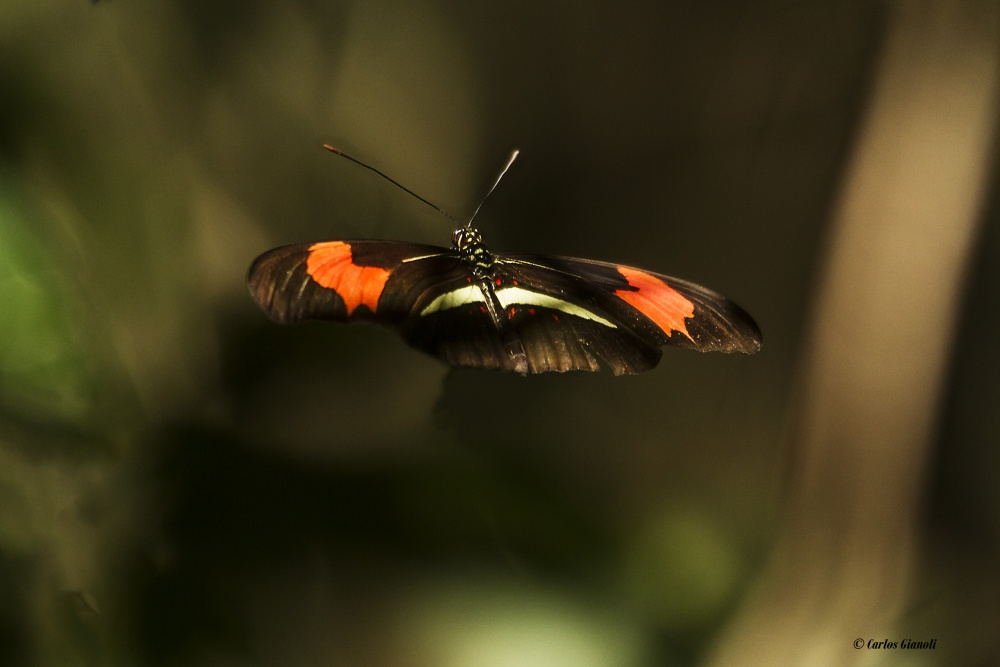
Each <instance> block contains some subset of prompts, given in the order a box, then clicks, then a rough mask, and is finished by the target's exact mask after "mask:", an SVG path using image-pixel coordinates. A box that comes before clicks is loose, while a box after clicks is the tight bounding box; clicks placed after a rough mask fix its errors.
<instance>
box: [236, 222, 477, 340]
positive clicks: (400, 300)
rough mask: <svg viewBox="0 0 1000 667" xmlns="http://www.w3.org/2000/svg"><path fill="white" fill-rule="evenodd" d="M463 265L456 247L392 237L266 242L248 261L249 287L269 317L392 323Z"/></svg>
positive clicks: (459, 272) (285, 320) (457, 275)
mask: <svg viewBox="0 0 1000 667" xmlns="http://www.w3.org/2000/svg"><path fill="white" fill-rule="evenodd" d="M465 274H466V271H465V269H464V268H463V267H462V264H461V261H460V260H459V259H458V257H457V256H456V255H455V254H454V251H452V250H449V249H447V248H439V247H437V246H430V245H422V244H416V243H398V242H393V241H357V240H353V241H351V240H349V241H326V242H323V243H312V244H308V243H303V244H298V245H287V246H282V247H280V248H275V249H274V250H270V251H268V252H266V253H264V254H263V255H261V256H260V257H258V258H257V259H256V260H254V262H253V264H252V265H251V266H250V271H249V273H248V275H247V283H248V284H249V286H250V293H251V294H252V295H253V297H254V299H256V300H257V303H259V304H260V306H261V308H263V309H264V311H265V312H266V313H267V314H268V315H269V316H270V317H271V319H273V320H274V321H275V322H279V323H281V324H290V323H293V322H300V321H302V320H335V321H340V322H350V321H356V320H369V321H374V322H378V323H381V324H386V325H390V326H396V325H398V324H399V323H400V322H401V321H403V320H404V319H405V318H406V317H407V316H408V315H409V313H410V310H411V308H412V306H413V305H414V304H416V303H418V302H419V301H420V299H421V298H423V296H424V293H425V292H427V291H428V290H433V289H434V288H435V286H436V285H438V284H439V283H444V284H445V285H447V284H448V283H450V282H453V281H456V280H460V279H462V277H463V276H465Z"/></svg>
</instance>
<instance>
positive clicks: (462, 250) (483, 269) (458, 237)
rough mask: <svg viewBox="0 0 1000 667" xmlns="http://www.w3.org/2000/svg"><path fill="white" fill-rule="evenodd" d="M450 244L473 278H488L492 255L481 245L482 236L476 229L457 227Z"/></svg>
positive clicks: (490, 271) (491, 265)
mask: <svg viewBox="0 0 1000 667" xmlns="http://www.w3.org/2000/svg"><path fill="white" fill-rule="evenodd" d="M451 242H452V246H453V247H454V248H455V250H456V251H457V252H458V254H459V256H460V257H461V259H462V262H464V263H465V265H466V266H468V267H469V270H471V271H472V275H473V276H475V277H476V278H478V279H480V280H483V279H486V278H489V276H490V274H491V273H492V271H493V255H492V253H490V251H489V249H488V248H487V247H486V244H485V243H483V235H482V234H480V233H479V230H478V229H475V228H474V227H459V228H458V229H456V230H455V232H454V234H452V236H451Z"/></svg>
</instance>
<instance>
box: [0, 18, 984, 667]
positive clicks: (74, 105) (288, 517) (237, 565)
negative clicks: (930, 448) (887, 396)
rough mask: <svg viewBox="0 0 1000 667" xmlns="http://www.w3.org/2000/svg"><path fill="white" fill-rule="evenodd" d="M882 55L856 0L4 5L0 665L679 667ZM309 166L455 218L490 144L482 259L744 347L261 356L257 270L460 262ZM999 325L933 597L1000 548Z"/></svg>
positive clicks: (753, 490)
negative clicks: (647, 359) (694, 305)
mask: <svg viewBox="0 0 1000 667" xmlns="http://www.w3.org/2000/svg"><path fill="white" fill-rule="evenodd" d="M882 25H883V23H882V20H881V15H880V13H879V9H878V5H877V3H871V4H869V3H860V2H854V3H835V2H814V3H784V2H764V1H760V2H730V3H694V2H659V1H656V0H636V1H629V2H626V3H624V4H623V3H621V2H603V1H591V2H586V3H578V4H573V5H567V4H552V3H513V4H511V3H469V2H459V1H457V0H454V1H453V0H439V1H437V2H416V3H402V2H393V1H391V0H373V1H366V2H347V1H321V0H296V1H293V2H287V3H265V2H258V1H256V0H250V1H244V2H214V3H203V2H196V1H194V0H173V1H167V0H143V1H142V2H128V1H127V0H104V1H101V2H89V1H87V0H6V1H5V2H4V3H3V4H2V5H0V310H2V313H0V665H5V666H6V665H15V666H18V665H41V666H45V667H48V666H61V665H88V666H89V665H115V666H117V665H204V666H206V667H207V666H215V665H368V666H387V667H388V666H407V667H409V666H416V667H419V666H423V665H427V666H451V665H454V666H456V667H459V666H461V667H477V666H484V667H485V666H499V665H574V666H576V667H581V666H593V667H604V666H611V665H615V666H618V665H626V666H627V665H633V666H669V665H687V664H692V663H694V662H696V661H697V660H698V659H699V657H700V656H702V655H703V653H704V651H705V649H706V647H707V646H708V645H709V644H710V642H711V641H712V638H713V637H714V636H715V634H716V633H717V632H718V631H719V629H720V628H721V627H722V626H723V625H724V623H725V622H726V621H727V619H728V618H730V617H731V615H732V614H733V613H735V610H736V609H737V606H738V604H739V602H740V600H741V599H742V598H743V596H744V595H745V594H746V593H747V591H748V589H749V587H750V586H751V585H752V582H753V580H754V576H755V574H756V573H757V572H758V570H759V568H760V566H761V563H762V562H763V561H764V559H765V557H766V554H767V553H768V551H769V549H770V546H771V543H772V540H773V536H774V534H775V531H776V527H777V525H778V522H779V521H780V519H781V512H780V502H781V494H782V491H783V484H784V479H785V478H784V475H785V473H786V471H787V468H788V466H789V465H790V463H789V462H790V460H791V459H792V457H793V456H794V453H793V452H791V451H790V449H789V443H788V441H787V440H786V439H785V438H784V435H785V432H784V419H785V416H786V411H787V409H788V405H789V403H790V402H791V401H793V400H794V383H793V381H792V380H793V371H794V369H795V361H796V358H797V355H798V353H799V351H800V346H801V337H802V331H803V322H804V320H805V318H806V316H807V315H808V312H809V310H808V309H809V302H808V298H809V294H810V291H809V290H810V285H811V279H812V278H813V277H814V273H815V271H816V263H817V261H818V258H819V257H820V256H821V253H822V251H823V245H822V240H823V229H824V223H825V222H826V220H827V217H828V214H829V206H830V202H831V198H832V195H833V192H834V191H835V188H836V186H837V183H838V177H839V174H840V173H841V170H842V168H843V163H844V159H845V153H846V150H847V148H848V146H849V145H850V141H851V139H852V136H853V132H854V131H855V130H856V121H857V117H858V114H859V113H860V110H861V108H862V106H863V104H864V101H865V99H866V93H867V86H868V84H869V82H870V77H871V74H872V72H871V66H872V62H873V58H874V56H875V54H876V53H877V51H878V48H879V40H880V38H881V28H882ZM324 142H328V143H331V144H335V145H337V146H339V147H341V148H343V149H345V150H347V151H349V152H351V153H353V154H355V155H357V156H359V157H361V158H362V159H365V160H367V161H369V162H371V163H373V164H376V165H377V166H378V167H379V168H381V169H382V170H384V171H386V172H387V173H389V174H391V175H393V177H394V178H396V179H398V180H400V181H401V182H403V183H405V184H406V185H407V186H408V187H410V188H412V189H413V190H415V191H417V192H419V193H421V195H423V196H425V197H427V198H428V199H430V200H432V201H434V202H435V203H437V204H438V205H440V206H441V207H443V208H444V209H445V210H448V211H450V212H452V213H453V214H455V215H456V216H459V217H461V216H464V215H468V214H469V213H470V212H471V211H472V210H473V209H474V208H475V206H476V204H477V203H478V199H479V197H481V196H482V193H483V191H484V189H485V187H486V186H487V185H488V184H489V182H490V181H491V179H492V178H493V177H494V175H495V173H496V169H497V168H498V166H499V165H500V164H501V163H502V160H503V159H504V158H505V157H506V156H507V154H508V152H509V150H510V149H511V148H513V147H515V146H516V147H518V148H520V149H521V151H522V154H521V158H520V159H519V160H518V162H517V163H516V164H515V166H514V167H513V168H512V170H511V172H510V173H509V174H508V175H507V177H506V178H505V179H504V181H503V183H502V184H501V185H500V187H499V188H498V189H497V191H496V192H495V193H494V195H493V196H492V197H491V198H490V200H489V202H488V203H487V205H486V207H484V209H483V211H482V213H481V214H480V217H479V218H477V220H478V221H479V225H480V227H481V229H483V231H484V233H485V235H486V237H487V240H488V241H489V242H490V243H491V247H493V248H495V249H497V250H499V251H511V252H547V253H557V254H565V255H576V256H583V257H599V258H603V259H607V260H617V261H622V262H629V263H630V264H634V265H638V266H645V267H649V268H650V269H652V270H656V271H660V272H664V273H669V274H674V275H678V276H683V277H685V278H688V279H691V280H695V281H697V282H700V283H703V284H706V285H709V286H711V287H713V288H715V289H718V290H719V291H722V292H723V293H725V294H727V295H729V296H730V297H732V298H733V299H734V300H736V301H737V302H739V303H740V304H741V305H743V306H744V307H745V308H746V309H747V310H749V311H750V312H751V313H753V314H754V316H755V317H756V318H757V320H758V321H759V323H760V324H761V327H762V329H763V331H764V351H763V352H762V353H761V354H760V355H758V356H756V357H752V358H749V357H748V358H744V357H739V358H737V357H726V356H724V355H697V354H695V353H691V352H685V351H674V350H668V351H666V353H665V355H664V359H663V362H662V363H661V365H660V367H659V368H657V369H656V370H654V371H652V372H650V373H646V374H644V375H641V376H637V377H629V378H613V377H608V376H603V375H593V376H591V375H584V374H575V375H567V376H544V377H531V378H521V377H513V376H508V375H502V374H495V373H485V372H472V371H455V372H452V371H449V370H448V369H446V368H444V367H443V366H441V365H440V364H439V363H438V362H436V361H435V360H433V359H430V358H427V357H424V356H422V355H421V354H419V353H417V352H414V351H413V350H410V349H409V348H407V347H406V346H405V345H403V344H402V343H401V342H400V341H399V340H398V339H397V338H396V337H395V336H394V335H393V334H392V333H391V332H386V331H382V330H378V329H374V328H370V327H366V326H361V325H359V326H351V327H340V326H333V325H322V324H308V325H302V326H296V327H288V328H284V327H279V326H277V325H274V324H272V323H271V322H269V321H268V320H267V318H266V317H265V316H264V315H263V314H262V313H261V312H260V311H259V310H258V309H257V307H256V305H255V304H254V303H253V301H252V299H251V298H250V296H249V295H248V293H247V289H246V285H245V274H246V270H247V267H248V266H249V264H250V262H251V261H252V260H253V258H254V257H255V256H256V255H257V254H259V253H261V252H263V251H265V250H267V249H268V248H270V247H273V246H275V245H279V244H283V243H292V242H300V241H310V240H327V239H334V238H352V237H353V238H366V237H371V238H393V239H405V240H414V241H422V242H428V243H436V244H443V245H446V244H447V242H448V239H449V234H450V231H451V229H450V226H449V221H447V220H445V219H443V218H442V217H441V216H440V215H438V214H436V213H435V212H434V211H432V210H430V209H429V208H427V207H424V206H423V205H421V204H420V203H419V202H416V201H415V200H413V199H412V198H408V197H407V196H406V195H405V194H403V193H401V192H399V191H397V190H395V189H394V188H392V187H391V186H389V185H388V184H387V183H385V182H383V181H380V180H378V179H377V178H375V177H373V175H372V174H370V173H369V172H366V171H364V170H362V169H358V168H357V167H355V166H354V165H352V164H350V163H348V162H347V161H345V160H340V159H338V158H335V157H333V156H331V155H330V154H328V153H326V152H325V151H323V150H322V148H321V146H322V144H323V143H324ZM982 247H983V248H984V250H983V257H982V258H981V260H982V261H981V266H980V267H979V268H978V270H977V273H976V274H975V277H974V279H973V286H974V287H975V289H978V290H979V291H978V292H976V294H979V295H980V296H981V297H982V298H983V299H986V300H988V299H992V302H989V301H984V303H992V304H993V305H995V304H996V299H997V292H996V289H995V285H996V284H998V283H997V282H996V281H995V280H993V281H990V279H989V276H990V275H992V274H991V273H990V272H995V267H996V264H995V262H993V261H992V260H993V258H995V256H996V254H995V251H996V249H997V239H996V233H995V230H993V229H991V230H990V231H989V233H988V234H987V238H984V240H983V246H982ZM990 252H993V253H994V254H993V255H992V256H990V255H989V253H990ZM987 310H989V312H991V313H992V314H991V315H990V317H991V318H993V319H991V320H989V321H986V322H983V321H981V320H976V319H975V318H973V317H972V316H971V315H970V322H969V323H968V324H967V326H966V329H964V330H963V331H964V333H963V341H965V340H973V341H978V342H979V344H978V345H977V346H976V350H977V352H976V354H977V355H987V356H988V357H989V362H990V363H989V364H987V363H981V364H980V363H975V362H973V361H970V360H965V361H962V360H960V361H958V362H957V363H956V366H955V368H956V371H955V374H956V375H955V379H954V382H955V383H956V389H955V391H954V392H953V393H952V394H951V396H952V401H951V402H950V404H949V405H950V408H949V409H950V412H949V413H948V414H947V415H946V416H945V418H943V419H942V440H943V441H945V442H949V443H951V445H950V447H951V449H947V448H943V449H942V452H944V453H942V454H941V457H942V461H941V464H942V465H941V467H940V468H939V469H938V470H939V471H941V472H940V474H939V475H938V474H936V475H935V476H934V479H932V480H930V481H929V482H928V499H929V500H928V502H929V505H930V506H931V509H930V510H929V517H930V518H929V519H928V522H929V524H928V525H933V526H934V527H935V528H934V530H936V531H939V532H938V533H936V534H938V535H948V536H949V538H948V539H949V540H950V544H951V545H952V546H953V547H954V552H953V553H950V555H949V554H945V556H942V560H940V561H937V560H936V561H934V562H936V563H938V562H939V563H940V565H939V566H936V567H940V568H942V571H943V572H944V573H945V575H946V576H958V575H956V574H955V573H956V572H959V571H960V569H957V566H955V565H954V564H955V563H962V564H963V567H964V565H965V564H967V565H968V566H969V568H971V569H966V570H961V571H964V572H966V573H968V572H972V571H978V570H977V568H978V569H979V570H983V571H988V569H989V568H988V566H986V565H985V563H987V562H989V561H988V559H987V558H986V556H980V555H979V554H997V553H998V551H997V549H998V546H997V537H998V534H1000V530H998V526H997V523H996V521H997V516H998V514H1000V496H998V495H997V492H996V491H995V489H994V490H993V491H992V492H987V491H986V490H985V489H987V488H988V485H989V483H990V480H995V474H993V473H988V472H985V471H986V470H993V471H995V470H996V465H995V464H996V463H997V461H996V456H997V455H996V454H995V453H992V454H986V453H985V452H986V451H987V450H986V448H985V447H983V448H980V446H979V444H980V443H982V442H985V441H988V442H989V443H990V444H991V445H995V444H996V434H997V433H998V431H1000V428H998V424H997V423H996V417H995V416H994V417H985V416H983V415H985V414H986V412H982V411H978V410H973V409H972V408H973V407H974V406H979V407H980V408H982V409H983V410H985V405H984V404H983V401H984V400H985V399H984V398H983V397H984V396H987V397H992V398H994V399H995V398H996V391H995V388H996V380H997V377H996V375H997V374H996V369H997V368H998V367H1000V364H996V363H994V362H996V359H995V356H996V353H995V352H988V351H985V350H992V349H995V348H996V346H995V344H994V343H993V341H992V339H986V340H984V339H983V338H984V336H985V334H983V333H982V332H986V331H990V330H991V329H990V326H992V325H995V324H996V322H995V318H996V315H995V313H996V312H1000V309H997V308H989V309H987ZM928 320H929V321H928V335H933V322H932V317H931V316H929V318H928ZM992 331H993V332H994V333H995V329H992ZM977 336H978V338H977ZM990 368H992V371H991V370H990ZM963 369H964V370H963ZM963 372H964V373H966V375H963V374H962V373H963ZM969 374H971V375H969ZM976 387H992V388H993V391H992V393H991V392H990V391H989V390H984V391H976ZM969 411H971V412H969ZM991 414H993V415H995V414H996V412H995V410H994V411H993V412H992V413H991ZM967 417H968V419H967ZM976 418H981V419H983V420H991V421H990V422H989V423H983V424H977V423H975V421H974V420H975V419H976ZM970 420H971V421H970ZM963 443H964V444H963ZM993 449H994V450H995V447H993ZM948 451H951V452H952V454H950V455H949V454H947V452H948ZM956 452H957V453H956ZM990 457H991V458H990ZM988 463H992V464H993V468H989V467H988V465H987V464H988ZM977 470H978V471H981V472H980V473H979V474H980V475H981V476H982V477H981V479H978V481H977V482H976V483H974V484H972V485H968V484H966V480H967V479H968V477H967V476H966V474H967V473H968V472H969V471H977ZM959 487H964V488H966V489H967V490H968V491H969V493H972V494H973V495H974V497H975V503H976V505H977V507H978V508H979V510H980V511H981V512H982V514H981V515H976V516H972V517H970V516H969V515H967V514H966V511H967V509H968V506H969V504H968V502H966V501H965V500H963V498H962V497H961V496H960V495H956V494H955V493H954V492H953V489H955V488H959ZM958 516H961V517H964V518H963V519H962V520H961V521H958V520H957V519H956V517H958ZM990 521H992V522H994V523H992V524H990V523H989V522H990ZM966 543H970V544H975V545H976V546H975V547H974V548H973V547H969V548H968V549H967V548H965V546H964V545H966ZM970 576H971V575H970ZM983 576H986V575H983ZM989 576H990V577H993V578H992V579H988V580H989V581H991V582H992V584H991V585H995V584H996V576H995V573H993V574H990V575H989ZM979 580H980V581H982V580H983V579H982V577H980V578H979ZM956 585H959V584H956ZM962 590H965V588H962ZM989 590H992V589H989ZM992 601H993V598H992V597H991V596H990V594H989V593H984V594H983V597H982V599H980V600H977V601H975V602H974V604H976V605H982V606H985V605H988V604H991V603H992ZM959 602H960V601H955V602H954V604H955V606H958V604H959ZM948 609H951V607H948ZM850 639H852V638H845V643H846V642H848V641H849V640H850Z"/></svg>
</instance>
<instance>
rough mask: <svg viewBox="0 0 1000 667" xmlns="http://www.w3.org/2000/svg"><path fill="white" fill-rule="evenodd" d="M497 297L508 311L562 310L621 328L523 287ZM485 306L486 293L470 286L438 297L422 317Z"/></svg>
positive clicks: (503, 291) (502, 290) (500, 291)
mask: <svg viewBox="0 0 1000 667" xmlns="http://www.w3.org/2000/svg"><path fill="white" fill-rule="evenodd" d="M494 293H495V294H496V297H497V301H499V302H500V305H501V306H503V308H504V309H507V308H509V307H511V306H515V305H516V306H539V307H541V308H549V309H552V310H558V311H561V312H563V313H566V314H567V315H575V316H576V317H580V318H582V319H585V320H591V321H592V322H597V323H598V324H603V325H604V326H606V327H610V328H612V329H617V328H618V327H617V326H615V324H614V323H613V322H610V321H608V320H607V319H605V318H603V317H601V316H600V315H598V314H597V313H594V312H591V311H589V310H587V309H586V308H582V307H581V306H577V305H576V304H573V303H570V302H569V301H563V300H562V299H557V298H556V297H554V296H550V295H548V294H542V293H541V292H533V291H531V290H526V289H524V288H521V287H502V288H500V289H498V290H496V291H495V292H494ZM485 302H486V295H485V294H483V290H482V288H480V287H479V285H466V286H465V287H460V288H459V289H456V290H452V291H450V292H445V293H444V294H442V295H440V296H438V297H437V298H436V299H434V300H433V301H431V302H430V303H429V304H427V306H426V307H425V308H424V309H423V310H422V311H420V314H421V315H427V314H429V313H435V312H437V311H440V310H448V309H449V308H458V307H459V306H464V305H467V304H470V303H485Z"/></svg>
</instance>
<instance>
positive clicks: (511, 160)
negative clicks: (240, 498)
mask: <svg viewBox="0 0 1000 667" xmlns="http://www.w3.org/2000/svg"><path fill="white" fill-rule="evenodd" d="M520 152H521V151H519V150H518V149H516V148H515V149H514V150H512V151H511V152H510V157H509V158H507V164H505V165H504V166H503V169H501V170H500V174H499V175H498V176H497V178H496V180H495V181H493V185H491V186H490V189H489V190H487V191H486V195H485V196H484V197H483V199H482V201H480V202H479V206H477V207H476V210H475V211H473V212H472V215H471V216H470V217H469V221H468V222H467V223H465V226H466V227H467V228H468V227H472V221H473V220H475V219H476V216H477V215H478V214H479V209H481V208H482V207H483V204H485V203H486V200H487V199H488V198H489V196H490V195H491V194H493V191H494V190H496V187H497V185H499V184H500V179H502V178H503V176H504V174H506V173H507V170H508V169H510V165H512V164H514V160H516V159H517V156H518V153H520Z"/></svg>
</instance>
